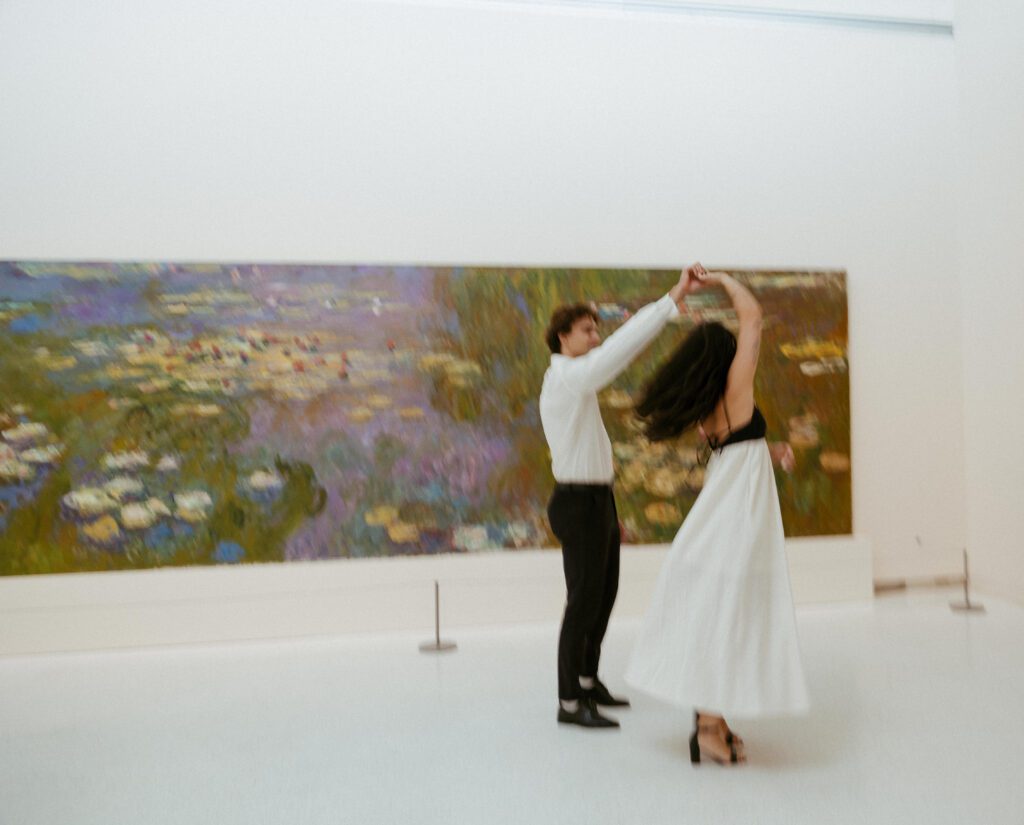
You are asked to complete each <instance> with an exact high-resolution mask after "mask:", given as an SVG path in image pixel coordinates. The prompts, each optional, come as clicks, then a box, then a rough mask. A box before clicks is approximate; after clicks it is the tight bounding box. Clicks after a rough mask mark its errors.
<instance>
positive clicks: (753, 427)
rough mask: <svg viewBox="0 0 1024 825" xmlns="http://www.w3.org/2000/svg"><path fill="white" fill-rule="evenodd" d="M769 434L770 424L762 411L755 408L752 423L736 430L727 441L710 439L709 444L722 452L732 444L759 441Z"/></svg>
mask: <svg viewBox="0 0 1024 825" xmlns="http://www.w3.org/2000/svg"><path fill="white" fill-rule="evenodd" d="M767 433H768V422H766V421H765V420H764V416H763V415H761V411H760V410H759V409H758V408H757V407H754V414H753V415H752V416H751V418H750V422H749V423H747V424H745V425H744V426H743V427H741V428H740V429H738V430H734V431H733V432H731V433H729V437H728V438H726V439H725V441H718V440H717V439H708V444H709V445H710V446H711V449H712V450H721V449H722V448H723V447H728V446H729V445H730V444H738V443H739V442H741V441H757V440H758V439H761V438H764V437H765V435H767Z"/></svg>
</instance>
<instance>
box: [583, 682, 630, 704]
mask: <svg viewBox="0 0 1024 825" xmlns="http://www.w3.org/2000/svg"><path fill="white" fill-rule="evenodd" d="M587 696H588V697H589V698H590V699H592V700H593V701H594V704H597V705H604V706H605V707H606V708H628V707H629V699H618V698H616V697H615V696H612V695H611V694H610V693H609V692H608V688H606V687H605V686H604V684H602V682H601V680H600V679H596V678H595V679H594V686H593V687H592V688H590V689H589V690H587Z"/></svg>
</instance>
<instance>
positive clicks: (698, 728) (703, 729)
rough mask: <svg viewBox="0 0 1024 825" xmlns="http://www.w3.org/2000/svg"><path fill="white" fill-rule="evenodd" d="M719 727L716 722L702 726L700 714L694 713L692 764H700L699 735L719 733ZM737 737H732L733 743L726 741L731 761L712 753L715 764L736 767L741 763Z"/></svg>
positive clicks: (691, 749) (691, 748)
mask: <svg viewBox="0 0 1024 825" xmlns="http://www.w3.org/2000/svg"><path fill="white" fill-rule="evenodd" d="M719 730H720V728H719V725H718V723H717V722H716V723H715V724H714V725H702V724H701V723H700V714H699V713H698V712H697V711H694V712H693V735H692V736H691V737H690V762H691V764H694V765H699V764H700V757H701V754H700V742H699V741H698V740H697V735H698V734H700V733H714V734H716V735H717V734H718V733H719ZM735 739H736V737H732V741H726V744H727V745H728V746H729V760H728V762H727V761H726V760H724V759H722V758H720V757H718V756H715V755H714V754H712V753H709V754H708V756H709V757H710V758H711V760H712V761H713V762H717V763H718V764H719V765H736V764H738V763H739V761H740V759H739V755H738V754H737V753H736V744H735Z"/></svg>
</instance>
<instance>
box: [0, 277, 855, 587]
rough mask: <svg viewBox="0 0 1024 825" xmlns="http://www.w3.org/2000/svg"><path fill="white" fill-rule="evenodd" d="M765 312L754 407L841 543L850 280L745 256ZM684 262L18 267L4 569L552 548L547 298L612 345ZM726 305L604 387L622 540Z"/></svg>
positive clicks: (10, 348)
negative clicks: (644, 396)
mask: <svg viewBox="0 0 1024 825" xmlns="http://www.w3.org/2000/svg"><path fill="white" fill-rule="evenodd" d="M734 274H736V275H737V276H738V277H740V278H742V279H743V280H744V281H745V282H746V283H747V284H748V285H749V286H750V287H751V288H752V289H753V290H754V291H755V292H756V294H757V295H758V296H759V297H760V299H761V301H762V303H763V305H764V307H765V313H766V325H765V332H764V344H763V347H762V356H761V366H760V370H759V375H758V403H759V405H760V407H761V409H762V410H763V412H764V413H765V416H766V418H767V419H768V423H769V428H770V432H769V438H770V439H771V440H773V441H776V442H779V443H780V444H788V445H789V446H790V447H791V448H792V452H793V456H794V457H795V464H794V465H793V466H791V467H787V468H786V469H782V468H780V469H779V470H778V476H777V477H778V482H779V493H780V499H781V501H782V509H783V520H784V523H785V527H786V532H787V534H788V535H791V536H801V535H827V534H837V533H848V532H849V531H850V524H851V504H850V472H851V468H850V414H849V382H848V377H847V368H848V362H847V314H846V288H845V276H844V274H843V273H842V272H836V271H813V272H806V271H802V272H775V271H736V272H734ZM674 279H675V274H674V273H673V272H672V271H670V270H647V269H644V270H634V269H541V268H498V267H492V268H480V267H437V266H429V267H428V266H325V265H307V264H272V265H270V264H251V263H226V264H168V263H68V262H40V261H17V262H14V261H12V262H0V574H2V575H23V574H32V573H60V572H81V571H102V570H121V569H140V568H149V567H160V566H168V565H179V566H180V565H204V564H237V563H245V562H261V561H292V560H300V559H302V560H307V559H328V558H348V557H366V556H399V555H409V554H425V553H468V552H483V551H502V550H504V551H514V550H516V549H521V548H537V547H550V546H553V544H554V542H553V538H552V536H551V534H550V532H549V529H548V526H547V522H546V517H545V505H546V500H547V497H548V494H549V492H550V487H551V476H550V468H549V457H548V453H547V448H546V445H545V443H544V437H543V433H542V431H541V427H540V421H539V417H538V413H537V394H538V392H539V390H540V384H541V380H542V378H543V374H544V370H545V369H546V367H547V363H548V360H549V357H550V354H549V353H548V350H547V348H546V346H545V344H544V341H543V332H544V329H545V327H546V325H547V321H548V317H549V315H550V313H551V310H552V309H553V308H554V306H555V305H557V304H558V303H562V302H569V301H580V300H585V301H592V302H593V303H594V305H595V306H596V308H597V311H598V313H599V315H600V317H601V319H602V323H601V328H602V334H604V335H607V334H609V333H611V332H612V331H614V329H615V328H616V327H617V326H618V325H619V324H621V323H622V322H623V321H624V320H625V319H626V318H628V317H629V315H630V314H631V313H632V312H635V311H636V309H638V308H639V307H640V306H642V305H643V304H644V303H646V302H647V301H649V300H653V299H655V298H657V297H659V296H660V295H662V294H664V292H665V291H666V290H667V288H668V287H669V286H670V285H671V284H672V282H673V281H674ZM704 320H720V321H722V322H724V323H726V324H727V325H728V324H731V323H733V322H734V320H735V319H734V317H733V316H732V313H731V310H729V309H728V303H727V301H725V299H724V296H722V295H720V294H716V293H715V292H706V293H698V294H695V295H692V296H689V297H688V299H687V304H686V308H685V311H684V312H683V313H682V314H681V315H680V317H679V318H678V319H676V320H675V321H674V322H673V323H672V324H670V325H669V327H668V328H667V330H666V331H665V332H663V333H662V334H661V336H660V337H659V338H658V339H657V340H656V341H655V342H654V344H652V345H651V347H650V348H649V349H648V350H647V351H646V352H645V353H644V354H643V355H642V356H641V357H640V358H639V359H638V360H637V361H636V363H635V364H634V365H633V366H632V367H630V369H629V370H627V372H626V373H624V374H623V375H622V376H621V377H620V379H619V380H618V381H617V382H616V383H615V384H614V385H613V386H612V387H611V388H609V389H608V390H606V391H605V392H603V393H602V395H601V397H600V399H601V404H602V412H603V416H604V420H605V423H606V426H607V429H608V432H609V435H610V437H611V439H612V443H613V451H614V455H615V459H616V464H617V482H616V484H617V487H616V489H617V498H618V502H619V515H620V518H621V521H622V527H623V533H624V538H625V540H626V541H627V542H629V543H645V544H647V543H660V542H665V541H668V540H670V539H671V537H672V535H673V534H674V532H675V530H676V529H677V528H678V526H679V523H680V521H681V520H682V518H683V517H684V516H685V515H686V513H687V511H688V510H689V508H690V507H691V506H692V504H693V501H694V500H695V498H696V496H697V494H698V493H699V491H700V487H701V483H702V473H703V470H702V468H701V465H700V463H699V462H698V461H697V452H698V450H697V446H698V445H697V444H696V443H695V442H694V441H693V440H692V439H684V440H683V441H682V442H680V443H678V444H650V443H648V442H647V441H645V440H644V439H643V437H642V436H641V435H640V433H639V431H638V429H637V426H636V421H635V418H634V415H633V411H632V407H633V400H634V398H635V396H636V394H637V393H638V391H639V390H640V388H641V387H642V385H643V382H644V380H645V378H646V376H647V375H648V374H649V373H650V372H651V370H652V369H653V368H654V366H655V365H656V364H657V363H658V362H659V361H660V360H661V359H663V358H664V357H665V356H666V355H667V354H668V353H669V352H670V351H671V349H672V348H673V346H674V345H675V344H676V343H677V342H678V341H679V340H680V338H681V337H682V336H683V335H685V333H686V332H687V330H688V329H690V328H691V327H692V326H693V325H694V324H696V323H699V322H701V321H704Z"/></svg>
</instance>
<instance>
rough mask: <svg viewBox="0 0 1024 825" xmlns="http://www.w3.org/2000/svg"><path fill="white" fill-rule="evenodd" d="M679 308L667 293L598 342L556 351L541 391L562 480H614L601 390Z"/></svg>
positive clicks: (555, 469)
mask: <svg viewBox="0 0 1024 825" xmlns="http://www.w3.org/2000/svg"><path fill="white" fill-rule="evenodd" d="M678 314H679V310H678V308H677V307H676V304H675V301H673V300H672V298H671V297H669V296H668V295H666V296H664V297H663V298H661V299H660V300H658V301H655V302H654V303H652V304H647V306H645V307H643V309H641V310H639V311H638V312H637V313H636V315H634V316H633V317H632V318H630V319H629V320H628V321H626V323H624V324H623V325H622V326H621V327H619V328H618V329H617V330H615V332H614V333H612V334H611V335H609V336H608V338H606V339H605V340H604V342H603V343H601V344H600V345H599V346H597V347H594V349H592V350H591V351H590V352H588V353H587V354H586V355H580V356H578V357H576V358H572V357H570V356H568V355H559V354H557V353H556V354H552V356H551V366H550V367H548V369H547V372H545V373H544V385H543V386H542V387H541V391H540V420H541V425H542V426H543V427H544V437H545V438H546V439H547V442H548V447H549V449H550V450H551V471H552V474H553V475H554V477H555V481H558V482H561V483H563V484H569V483H577V484H610V483H611V481H612V478H613V477H614V475H615V469H614V466H613V464H612V443H611V441H610V440H609V438H608V432H607V431H606V430H605V428H604V422H603V421H602V420H601V410H600V408H599V407H598V404H597V394H598V392H600V391H601V390H603V389H604V388H605V387H607V386H608V385H609V384H611V383H612V381H614V380H615V379H616V378H617V377H618V376H619V374H620V373H621V372H622V371H623V370H624V369H626V367H628V366H629V364H630V362H631V361H632V360H633V359H634V358H636V356H637V355H639V354H640V353H641V352H642V351H643V349H644V348H645V347H646V346H647V345H648V344H650V343H651V341H653V340H654V338H655V337H656V336H657V335H658V333H659V332H661V330H662V329H663V328H664V326H665V324H666V323H668V321H669V320H671V319H672V318H674V317H676V316H677V315H678Z"/></svg>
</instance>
